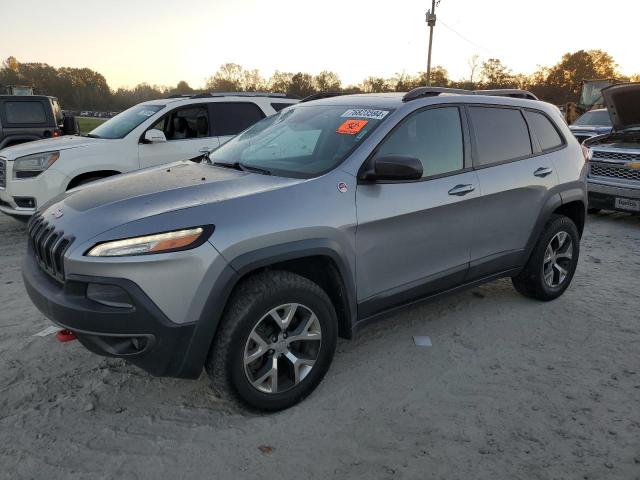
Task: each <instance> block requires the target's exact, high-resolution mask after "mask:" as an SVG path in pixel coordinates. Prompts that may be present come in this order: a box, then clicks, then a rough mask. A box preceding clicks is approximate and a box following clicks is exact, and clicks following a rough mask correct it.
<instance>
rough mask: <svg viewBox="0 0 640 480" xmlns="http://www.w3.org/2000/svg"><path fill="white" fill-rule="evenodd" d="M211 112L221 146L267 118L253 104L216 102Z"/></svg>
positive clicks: (210, 108)
mask: <svg viewBox="0 0 640 480" xmlns="http://www.w3.org/2000/svg"><path fill="white" fill-rule="evenodd" d="M209 111H210V114H211V119H212V125H213V132H214V135H216V136H217V137H218V140H219V142H220V145H222V144H223V143H225V142H228V141H229V140H231V139H232V138H233V137H234V136H236V135H237V134H239V133H240V132H242V131H243V130H246V129H247V128H249V127H250V126H251V125H253V124H254V123H256V122H258V121H260V120H262V119H263V118H265V117H266V115H265V114H264V112H263V111H262V109H261V108H260V107H259V106H258V105H256V104H255V103H253V102H215V103H211V104H210V105H209Z"/></svg>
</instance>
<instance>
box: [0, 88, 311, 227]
mask: <svg viewBox="0 0 640 480" xmlns="http://www.w3.org/2000/svg"><path fill="white" fill-rule="evenodd" d="M297 102H298V100H297V99H294V98H290V97H287V96H286V95H284V94H272V93H250V92H243V93H201V94H197V95H191V96H179V97H173V98H166V99H160V100H152V101H149V102H144V103H140V104H138V105H136V106H134V107H131V108H130V109H128V110H125V111H124V112H122V113H120V114H119V115H117V116H115V117H113V118H112V119H110V120H108V121H106V122H105V123H103V124H102V125H100V126H99V127H97V128H95V129H94V130H92V131H91V132H90V133H89V134H88V135H86V136H77V135H67V136H61V137H58V138H50V139H46V140H39V141H34V142H29V143H24V144H21V145H16V146H12V147H9V148H5V149H3V150H0V211H1V212H3V213H5V214H8V215H11V216H14V217H18V218H20V217H22V218H24V219H26V218H28V217H30V216H31V215H33V214H34V213H35V212H36V210H37V209H38V208H39V207H40V206H42V205H43V204H45V203H46V202H48V201H49V200H50V199H52V198H54V197H56V196H57V195H59V194H61V193H64V192H65V191H67V190H69V189H72V188H75V187H78V186H80V185H84V184H86V183H89V182H93V181H96V180H99V179H102V178H105V177H109V176H112V175H117V174H119V173H125V172H130V171H133V170H138V169H141V168H147V167H153V166H156V165H160V164H164V163H170V162H174V161H177V160H185V159H194V158H198V157H201V156H202V155H204V153H205V152H209V151H212V150H214V149H216V148H217V147H219V146H220V145H222V144H223V143H225V142H226V141H227V140H229V139H231V138H232V137H233V136H235V135H236V134H238V133H240V132H241V131H243V130H244V129H246V128H248V127H249V126H251V125H253V124H254V123H255V122H257V121H258V120H260V119H262V118H264V117H266V116H269V115H273V114H274V113H276V112H277V111H279V110H281V109H283V108H286V107H287V106H289V105H292V104H294V103H297Z"/></svg>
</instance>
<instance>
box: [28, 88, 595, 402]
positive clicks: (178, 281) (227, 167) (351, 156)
mask: <svg viewBox="0 0 640 480" xmlns="http://www.w3.org/2000/svg"><path fill="white" fill-rule="evenodd" d="M523 95H524V94H523ZM320 97H327V98H320ZM585 175H586V165H585V159H584V157H583V154H582V150H581V148H580V145H579V144H578V142H577V141H576V140H575V138H574V137H573V135H571V132H570V131H569V129H568V127H567V125H566V123H565V121H564V119H563V118H562V116H561V115H560V113H559V111H558V109H557V108H555V107H554V106H553V105H550V104H546V103H543V102H540V101H537V100H531V99H527V98H514V97H513V93H512V92H509V95H508V96H507V97H502V96H500V92H499V91H497V92H491V94H486V93H485V94H482V95H478V94H474V93H473V92H469V91H464V90H451V89H442V88H430V87H422V88H417V89H415V90H412V91H410V92H408V93H406V94H402V93H389V94H371V95H344V96H330V95H327V94H323V95H320V96H318V99H317V100H308V101H305V100H303V101H301V102H300V103H298V104H296V105H293V106H290V107H287V108H285V109H283V110H282V111H280V112H279V113H278V114H276V115H273V116H272V117H268V118H266V119H264V120H262V121H260V122H258V123H257V124H255V125H254V126H253V127H251V128H249V129H247V130H246V131H244V132H243V133H241V134H240V135H238V136H236V137H235V138H234V139H232V140H230V141H229V142H227V143H226V144H225V145H223V146H221V147H220V148H219V149H217V150H215V151H214V152H213V153H211V154H210V155H209V158H208V160H207V161H205V162H201V163H193V162H188V161H186V162H184V161H183V162H177V163H172V164H168V165H164V166H161V167H155V168H151V169H148V170H144V171H138V172H133V173H130V174H125V175H121V176H119V177H114V178H112V179H106V180H102V181H101V182H98V183H96V184H94V185H91V186H87V187H84V188H79V189H76V190H73V191H70V192H67V193H66V194H65V195H64V196H63V197H61V198H58V199H56V200H54V201H52V202H51V203H50V204H48V205H45V206H44V207H43V208H42V209H41V210H40V211H39V212H38V213H37V214H36V215H35V216H34V218H32V219H31V221H30V223H29V225H28V238H29V240H28V250H27V254H26V255H25V257H24V263H23V276H24V283H25V285H26V288H27V292H28V293H29V296H30V297H31V299H32V301H33V302H34V303H35V305H36V306H37V307H38V309H40V311H42V312H43V314H44V315H46V316H47V317H49V318H50V319H51V320H53V321H54V322H55V323H56V324H58V325H59V326H60V327H62V328H64V329H66V330H67V331H68V333H67V334H66V338H72V337H77V338H78V340H80V342H81V343H82V344H83V345H84V346H85V347H86V348H88V349H89V350H91V351H93V352H96V353H99V354H101V355H108V356H115V357H120V358H124V359H127V360H128V361H129V362H131V363H133V364H135V365H137V366H140V367H142V368H143V369H145V370H147V371H148V372H150V373H152V374H154V375H159V376H175V377H183V378H198V377H199V376H200V374H201V373H202V370H203V367H204V368H205V369H206V371H207V373H208V374H209V376H210V377H211V379H212V383H213V386H214V389H215V390H216V392H218V393H219V394H220V395H234V396H235V397H236V398H238V399H240V400H242V401H243V402H245V403H246V404H248V405H249V406H251V407H254V408H258V409H263V410H278V409H282V408H286V407H289V406H291V405H293V404H295V403H297V402H299V401H300V400H302V399H303V398H304V397H305V396H307V395H308V394H309V393H310V392H311V391H313V389H314V388H315V387H316V386H317V385H318V384H319V383H320V381H321V380H322V378H323V377H324V376H325V373H326V372H327V370H328V368H329V365H330V363H331V360H332V357H333V354H334V351H335V348H336V342H337V338H338V336H342V337H346V338H351V337H352V336H353V335H354V332H356V331H357V330H358V329H359V328H360V327H361V326H362V325H364V324H366V323H367V322H368V321H370V320H372V319H375V318H379V317H381V316H383V315H385V314H388V313H389V312H392V311H394V310H395V309H397V308H399V307H401V306H404V305H408V304H413V303H415V302H418V301H421V300H426V299H432V298H438V297H440V296H442V295H444V294H447V293H451V292H455V291H458V290H460V289H462V288H466V287H470V286H473V285H478V284H480V283H483V282H487V281H491V280H494V279H498V278H502V277H511V278H512V282H513V285H514V286H515V288H516V290H517V291H519V292H520V293H522V294H524V295H526V296H528V297H531V298H535V299H538V300H543V301H549V300H553V299H555V298H558V297H559V296H560V295H562V294H563V292H564V291H565V290H566V289H567V288H568V287H569V285H570V283H571V279H572V277H573V275H574V272H575V269H576V265H577V261H578V257H579V252H580V238H581V234H582V231H583V227H584V219H585V216H586V183H585Z"/></svg>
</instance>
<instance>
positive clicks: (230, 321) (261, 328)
mask: <svg viewBox="0 0 640 480" xmlns="http://www.w3.org/2000/svg"><path fill="white" fill-rule="evenodd" d="M280 307H286V308H280ZM274 311H275V313H274V314H273V315H270V313H272V312H274ZM289 312H293V313H292V314H291V315H287V314H288V313H289ZM274 315H275V316H274ZM313 315H315V317H313ZM274 318H279V319H281V320H282V321H283V323H284V322H285V321H286V318H292V320H290V323H289V327H287V328H283V327H282V325H280V326H278V323H277V322H276V321H275V320H274ZM307 325H310V326H307ZM305 327H307V328H306V330H305ZM288 332H289V333H288ZM300 332H302V333H300ZM318 332H319V333H320V339H319V340H318V339H317V338H318V337H317V335H318ZM287 333H288V335H289V337H288V339H287ZM276 334H277V335H278V337H277V342H274V340H275V339H276V337H275V335H276ZM250 337H251V339H250ZM294 338H304V341H303V340H300V341H296V340H293V339H294ZM337 338H338V321H337V317H336V312H335V309H334V307H333V304H332V303H331V300H330V299H329V297H328V296H327V294H326V293H325V292H324V290H322V289H321V288H320V287H319V286H318V285H316V284H315V283H313V282H312V281H310V280H308V279H306V278H304V277H301V276H299V275H296V274H293V273H291V272H285V271H269V272H262V273H258V274H256V275H254V276H252V277H250V278H248V279H247V280H244V281H243V282H242V283H241V284H240V285H238V286H237V287H236V289H235V290H234V292H233V294H232V295H231V298H230V299H229V302H228V304H227V306H226V307H225V312H224V314H223V318H222V320H221V324H220V327H219V328H218V333H217V334H216V337H215V339H214V341H213V344H212V347H211V350H210V351H209V355H208V357H207V360H206V363H205V369H206V371H207V374H208V375H209V377H210V379H211V381H212V384H213V389H214V390H215V391H216V393H217V394H218V396H220V397H222V398H228V397H229V396H232V397H235V398H236V399H237V400H240V401H241V402H243V403H244V404H246V405H247V406H249V407H252V408H255V409H258V410H264V411H275V410H282V409H284V408H288V407H291V406H292V405H295V404H296V403H298V402H300V401H301V400H303V399H304V398H305V397H306V396H307V395H309V394H310V393H311V392H312V391H313V390H314V389H315V388H316V387H317V386H318V384H319V383H320V382H321V381H322V379H323V378H324V376H325V374H326V373H327V371H328V369H329V365H330V364H331V361H332V359H333V354H334V352H335V348H336V343H337ZM254 339H257V340H258V341H259V343H256V342H255V341H254ZM288 342H292V343H288ZM285 344H286V346H285ZM303 350H304V352H303ZM251 352H254V353H251ZM261 352H262V353H261ZM265 352H267V353H265ZM254 357H255V358H254ZM274 358H277V360H275V364H274V363H273V362H274V360H273V359H274ZM291 358H293V359H296V360H295V362H294V361H293V360H290V359H291ZM313 358H315V363H313V364H312V365H311V366H310V365H309V364H308V362H309V361H310V360H309V359H313ZM251 359H253V360H251ZM305 359H307V360H305ZM245 360H247V362H249V360H251V362H250V363H248V365H247V366H246V367H245ZM305 362H306V363H305ZM295 364H298V367H295V366H294V365H295ZM274 365H276V367H277V368H276V370H275V372H276V375H275V378H276V385H275V388H274V383H273V378H274V375H273V373H271V374H270V375H269V376H267V377H266V380H264V381H263V382H261V381H260V379H261V378H265V376H266V375H268V374H269V372H274V370H273V366H274Z"/></svg>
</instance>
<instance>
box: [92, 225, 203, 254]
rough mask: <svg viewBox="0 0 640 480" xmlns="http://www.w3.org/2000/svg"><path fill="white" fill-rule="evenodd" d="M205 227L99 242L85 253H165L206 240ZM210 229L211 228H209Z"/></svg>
mask: <svg viewBox="0 0 640 480" xmlns="http://www.w3.org/2000/svg"><path fill="white" fill-rule="evenodd" d="M205 228H206V227H196V228H189V229H186V230H176V231H174V232H165V233H157V234H155V235H145V236H144V237H135V238H125V239H123V240H113V241H111V242H105V243H100V244H98V245H96V246H95V247H93V248H91V249H90V250H89V251H88V252H87V253H86V254H87V255H88V256H90V257H123V256H128V255H145V254H149V253H165V252H172V251H175V250H185V249H187V248H194V247H197V246H199V245H201V244H202V243H203V240H206V236H205V235H204V232H205ZM209 231H211V229H209Z"/></svg>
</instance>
